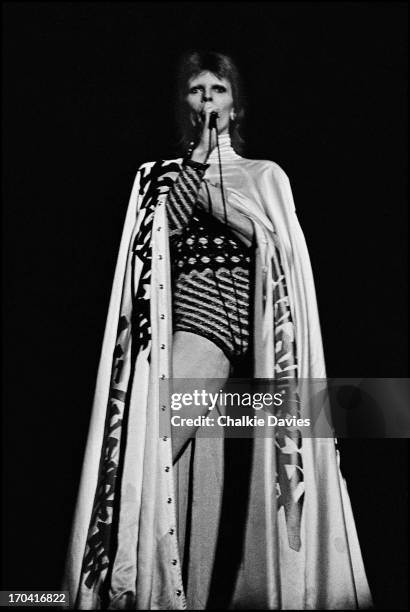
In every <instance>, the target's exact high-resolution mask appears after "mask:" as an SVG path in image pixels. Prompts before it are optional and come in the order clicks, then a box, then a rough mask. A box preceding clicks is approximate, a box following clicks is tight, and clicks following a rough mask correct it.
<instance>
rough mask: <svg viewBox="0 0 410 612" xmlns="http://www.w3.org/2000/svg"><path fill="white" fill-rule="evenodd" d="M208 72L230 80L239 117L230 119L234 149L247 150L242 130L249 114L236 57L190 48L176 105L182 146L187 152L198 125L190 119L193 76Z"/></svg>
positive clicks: (180, 67) (181, 70) (181, 64)
mask: <svg viewBox="0 0 410 612" xmlns="http://www.w3.org/2000/svg"><path fill="white" fill-rule="evenodd" d="M205 71H207V72H212V73H213V74H215V75H216V76H217V77H218V78H220V79H226V80H227V81H229V83H230V85H231V89H232V97H233V103H234V109H235V120H234V121H231V122H230V127H229V132H230V136H231V145H232V148H233V149H234V150H235V151H236V152H237V153H238V154H240V153H242V151H243V145H244V140H243V138H242V136H241V134H240V133H239V129H240V126H241V123H242V120H243V118H244V116H245V96H244V93H243V84H242V78H241V76H240V74H239V70H238V68H237V66H236V64H235V62H234V61H233V59H232V58H231V57H230V56H228V55H225V54H223V53H218V52H216V51H201V50H190V51H187V52H185V53H184V54H183V55H182V56H181V58H180V60H179V63H178V68H177V85H176V87H177V92H176V104H175V116H176V121H177V126H178V132H179V136H180V140H179V141H178V145H179V146H180V147H181V148H182V149H183V152H184V153H185V152H186V151H187V149H188V148H189V145H190V143H191V141H192V140H193V139H194V137H195V128H194V126H193V125H192V122H191V120H190V108H189V105H188V103H187V101H186V96H187V94H188V83H189V81H190V79H191V78H193V77H196V76H197V75H198V74H200V73H201V72H205Z"/></svg>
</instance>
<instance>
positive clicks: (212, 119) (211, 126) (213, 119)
mask: <svg viewBox="0 0 410 612" xmlns="http://www.w3.org/2000/svg"><path fill="white" fill-rule="evenodd" d="M217 118H218V113H217V112H216V111H212V113H211V114H210V115H209V124H208V129H210V130H213V129H215V130H216V120H217Z"/></svg>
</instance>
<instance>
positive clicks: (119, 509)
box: [64, 156, 372, 610]
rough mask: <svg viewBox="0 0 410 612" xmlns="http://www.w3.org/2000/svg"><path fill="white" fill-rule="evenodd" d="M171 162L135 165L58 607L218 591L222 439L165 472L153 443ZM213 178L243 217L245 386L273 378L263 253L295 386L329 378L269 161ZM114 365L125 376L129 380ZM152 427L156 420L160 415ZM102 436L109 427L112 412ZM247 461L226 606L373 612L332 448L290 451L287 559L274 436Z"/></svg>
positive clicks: (302, 259) (167, 366) (190, 604)
mask: <svg viewBox="0 0 410 612" xmlns="http://www.w3.org/2000/svg"><path fill="white" fill-rule="evenodd" d="M181 162H182V160H181V159H178V160H169V161H162V162H148V163H146V164H143V165H142V166H141V167H140V168H139V170H138V173H137V176H136V179H135V183H134V187H133V190H132V193H131V198H130V203H129V207H128V211H127V216H126V220H125V225H124V230H123V235H122V240H121V245H120V250H119V256H118V261H117V267H116V272H115V278H114V284H113V289H112V295H111V301H110V306H109V312H108V317H107V325H106V331H105V336H104V343H103V348H102V355H101V361H100V366H99V372H98V378H97V386H96V392H95V399H94V405H93V410H92V417H91V423H90V429H89V436H88V442H87V448H86V454H85V459H84V465H83V472H82V479H81V485H80V490H79V495H78V502H77V507H76V512H75V518H74V524H73V530H72V535H71V540H70V546H69V552H68V556H67V565H66V573H65V582H64V588H65V589H67V590H69V592H70V601H71V605H72V606H74V605H76V606H77V607H78V608H80V609H93V608H94V609H95V608H99V607H101V605H103V604H102V601H104V600H105V602H106V603H105V605H108V606H109V607H110V608H131V609H148V610H160V609H176V610H177V609H186V608H189V609H205V608H206V606H207V602H208V605H209V601H210V600H209V597H210V590H211V583H212V581H213V580H214V579H215V576H212V569H213V566H214V562H215V559H216V555H217V546H218V523H219V519H220V516H221V514H220V513H221V507H222V498H223V490H224V482H223V481H224V452H223V451H224V449H223V444H224V442H223V440H221V439H207V438H198V439H197V440H196V445H195V452H194V453H193V455H192V457H191V447H189V449H188V451H187V452H186V453H185V454H184V456H183V457H182V459H181V460H180V461H179V462H178V463H177V465H176V466H174V467H173V466H172V458H171V439H170V429H169V430H168V432H167V434H168V435H166V436H164V437H163V438H160V437H159V423H160V418H161V417H160V409H159V401H160V398H159V385H160V383H159V381H160V379H161V377H162V378H166V379H167V378H170V377H171V376H172V372H171V360H170V355H171V349H172V293H171V279H170V256H169V245H168V230H167V217H166V208H165V200H166V197H167V191H168V189H169V186H170V184H172V181H173V180H175V178H176V176H177V173H178V171H179V168H180V164H181ZM218 173H219V169H218V165H217V164H215V163H211V165H210V167H209V168H208V170H207V172H206V175H205V178H207V179H209V181H210V182H211V183H212V181H213V182H215V181H217V180H218ZM223 173H224V174H223V177H224V186H225V189H226V193H227V195H228V199H229V203H230V205H232V206H235V207H236V208H237V209H238V210H241V211H242V212H243V213H244V214H245V215H246V216H248V217H249V218H250V219H251V220H252V221H253V224H254V227H255V231H256V238H257V251H256V258H257V261H256V278H255V283H256V285H255V287H256V289H255V313H257V316H255V327H254V330H253V331H254V342H255V351H254V352H255V358H254V371H253V376H255V377H258V378H273V376H274V368H275V363H274V342H273V338H274V335H273V333H274V329H273V310H272V300H271V299H270V296H271V295H272V282H271V279H272V257H273V251H274V245H275V241H276V244H277V246H278V248H279V250H280V255H281V262H282V266H283V270H284V273H285V276H286V284H287V288H288V293H289V299H290V304H291V310H292V318H293V321H294V325H295V329H296V347H297V362H298V369H299V370H298V375H299V377H300V378H303V379H310V378H317V379H323V378H325V377H326V371H325V363H324V356H323V349H322V339H321V332H320V325H319V317H318V309H317V303H316V295H315V288H314V282H313V276H312V270H311V266H310V260H309V255H308V251H307V247H306V243H305V239H304V236H303V233H302V230H301V228H300V225H299V222H298V219H297V216H296V213H295V206H294V202H293V197H292V192H291V187H290V183H289V180H288V177H287V176H286V174H285V173H284V171H283V170H282V169H281V168H280V167H279V166H278V165H277V164H275V163H274V162H271V161H261V160H248V159H245V158H242V157H239V156H235V157H234V158H233V159H225V160H224V165H223ZM153 177H154V178H153ZM153 186H154V191H153V192H152V193H153V195H152V194H151V196H150V195H149V190H150V189H151V190H152V189H153ZM147 194H148V195H147ZM149 206H151V209H150V210H151V213H149V212H148V209H149ZM141 244H144V245H145V246H147V245H148V246H149V248H152V252H151V255H152V259H151V260H150V261H151V265H150V266H149V270H148V272H147V268H146V267H145V268H144V261H143V259H140V258H139V254H140V255H141V253H139V250H138V249H139V248H140V247H139V246H138V245H141ZM143 252H144V249H142V253H143ZM145 264H146V262H145ZM141 287H142V288H143V295H142V294H141V291H140V300H139V301H138V300H135V294H136V292H137V291H138V290H141ZM144 299H145V300H148V303H149V315H147V316H148V318H149V321H148V324H147V321H146V320H145V319H144V317H142V316H141V317H140V318H139V320H138V321H139V325H140V326H142V327H144V329H145V332H144V333H146V334H147V335H146V336H144V337H145V338H148V340H147V342H146V343H144V342H141V341H140V339H139V340H138V341H136V340H135V339H134V338H136V334H135V332H133V334H134V335H133V334H131V332H130V327H126V325H125V328H124V331H122V327H121V325H119V322H120V320H121V317H124V314H125V315H126V317H125V320H128V322H129V321H130V315H131V313H132V312H133V310H135V309H136V308H138V305H139V304H143V301H142V300H144ZM134 314H135V313H134ZM146 330H148V331H146ZM142 336H143V334H142V335H141V337H142ZM119 339H120V341H119ZM133 342H134V345H133ZM119 345H121V347H122V350H121V355H122V365H121V367H122V376H123V378H124V379H125V380H126V384H124V385H123V387H121V384H122V383H121V382H118V381H117V382H113V381H114V377H113V372H114V369H115V367H116V366H117V365H118V353H115V351H116V350H117V351H118V346H119ZM132 346H134V349H135V346H137V349H136V357H135V363H134V366H131V365H130V364H131V363H132V358H131V357H130V354H131V353H130V351H131V350H132ZM127 351H128V352H127ZM124 368H125V369H127V368H128V370H129V372H128V374H127V376H128V378H127V376H125V375H124ZM113 393H114V395H115V398H116V399H115V401H116V402H117V404H116V406H117V407H119V408H118V410H119V412H121V410H123V408H122V407H121V406H123V404H121V405H120V403H119V402H121V401H122V402H123V403H124V402H125V404H126V406H127V408H126V409H125V412H124V415H125V414H126V418H125V417H124V418H121V419H120V418H119V417H118V418H119V421H121V422H119V421H118V423H119V424H118V429H119V431H121V432H122V433H121V436H118V447H119V448H121V455H120V458H119V459H118V460H116V459H113V460H112V461H111V464H109V462H108V463H107V462H106V463H105V467H104V466H103V459H102V457H104V449H105V448H106V447H107V423H106V422H107V421H108V417H107V406H108V405H109V401H110V397H111V398H112V397H113ZM125 397H126V398H127V399H126V400H125V399H124V398H125ZM113 401H114V400H111V402H113ZM303 410H305V411H307V412H305V413H304V414H303V415H302V416H308V414H307V413H308V411H309V407H308V406H307V407H304V408H303ZM164 414H165V415H167V416H168V417H169V407H168V406H167V407H166V408H165V412H164V413H162V416H164ZM120 416H121V415H120ZM111 423H114V424H115V419H114V420H113V417H112V415H111ZM114 429H115V427H114V428H111V431H113V430H114ZM115 435H116V434H115V433H113V434H111V436H115ZM252 453H253V454H252V467H251V473H250V485H249V500H248V508H247V511H246V513H245V514H244V525H243V534H244V536H243V548H242V559H241V562H240V564H239V566H238V568H237V572H236V575H235V578H234V582H233V588H232V592H231V597H230V602H229V608H231V609H252V608H255V609H356V608H364V609H368V608H370V607H371V606H372V600H371V595H370V591H369V587H368V583H367V579H366V575H365V571H364V567H363V562H362V556H361V552H360V547H359V542H358V537H357V533H356V529H355V523H354V519H353V515H352V509H351V504H350V500H349V497H348V493H347V489H346V484H345V481H344V479H343V477H342V475H341V473H340V469H339V457H338V451H337V450H336V447H335V440H334V439H333V438H319V439H315V438H306V439H303V444H302V449H301V455H302V460H303V487H302V489H301V490H300V491H299V492H298V495H302V494H303V495H304V499H303V513H302V519H301V525H300V539H301V546H300V548H299V549H298V550H295V549H294V548H291V547H290V546H289V541H288V535H287V529H286V518H285V512H284V508H283V507H280V508H278V507H277V500H276V458H275V452H274V445H273V441H272V438H270V437H266V438H255V440H254V445H253V451H252ZM111 459H112V458H111ZM109 465H114V469H115V470H117V471H116V474H117V479H116V487H114V486H112V487H110V488H107V486H106V490H107V491H108V489H109V494H107V496H106V499H105V502H104V503H105V506H104V507H103V508H102V509H101V504H100V505H99V504H98V497H99V494H98V490H99V491H100V492H101V491H102V490H103V488H104V473H106V474H107V473H109V470H110V469H111V468H110V467H109ZM107 466H108V467H107ZM99 474H100V475H99ZM238 477H240V475H238ZM188 481H190V483H191V484H190V487H191V492H190V495H191V498H190V501H189V503H188V502H187V493H186V491H187V487H188ZM111 484H112V481H111ZM96 492H97V493H96ZM187 504H188V505H187ZM187 508H188V518H187V520H189V522H190V541H189V562H188V565H187V568H188V569H187V577H186V579H187V580H186V581H187V584H188V586H187V589H186V590H185V589H184V584H183V580H182V567H181V551H183V550H184V544H185V542H184V534H185V527H186V521H185V518H186V516H185V510H186V509H187ZM107 526H108V530H109V534H110V537H111V540H110V541H113V542H114V544H113V545H112V546H111V547H110V546H108V545H107V544H105V545H103V544H101V541H102V539H103V538H102V539H101V538H100V540H101V541H100V540H99V533H103V532H104V529H105V528H106V527H107ZM104 533H105V532H104ZM105 542H106V543H107V542H108V540H105ZM221 571H222V573H223V570H221ZM186 581H185V582H186ZM101 594H104V595H103V597H102V599H101ZM104 598H105V599H104Z"/></svg>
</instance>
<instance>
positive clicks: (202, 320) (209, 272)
mask: <svg viewBox="0 0 410 612" xmlns="http://www.w3.org/2000/svg"><path fill="white" fill-rule="evenodd" d="M207 167H208V164H199V163H197V162H192V161H190V160H186V161H184V163H183V167H182V170H181V172H180V174H179V175H178V177H177V179H176V181H175V182H174V184H173V185H172V187H171V189H170V192H169V196H168V199H167V213H168V221H169V230H170V231H169V234H170V248H171V260H172V262H173V270H172V274H173V320H174V331H189V332H191V333H194V334H198V335H200V336H203V337H205V338H207V339H209V340H211V341H212V342H214V344H216V345H217V346H218V347H219V348H220V349H222V351H223V352H224V353H225V355H226V356H227V357H228V359H229V360H230V361H231V362H232V360H233V359H235V358H239V357H242V356H243V355H245V353H246V351H247V349H248V346H249V276H250V266H251V248H249V247H247V246H246V245H245V244H244V243H243V242H242V241H241V240H240V239H239V238H237V237H236V235H235V234H234V233H233V232H232V231H231V230H230V228H229V227H226V225H225V224H224V223H222V222H221V221H219V220H217V219H216V218H215V217H214V216H213V215H212V214H209V213H207V212H205V211H203V210H202V208H200V207H199V206H196V201H197V199H198V192H199V189H200V186H201V181H202V178H203V175H204V174H205V171H206V169H207Z"/></svg>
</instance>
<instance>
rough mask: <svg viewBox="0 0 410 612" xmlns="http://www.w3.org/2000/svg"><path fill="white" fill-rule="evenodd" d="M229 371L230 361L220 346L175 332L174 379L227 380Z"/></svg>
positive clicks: (192, 335) (194, 336)
mask: <svg viewBox="0 0 410 612" xmlns="http://www.w3.org/2000/svg"><path fill="white" fill-rule="evenodd" d="M229 370H230V362H229V359H228V358H227V356H226V355H225V353H224V352H223V351H222V350H221V349H220V348H219V346H216V344H214V343H213V342H211V341H210V340H208V339H207V338H204V337H203V336H198V335H197V334H192V333H190V332H184V331H177V332H175V334H174V337H173V348H172V375H173V378H207V379H219V380H221V379H224V380H226V379H227V378H228V376H229Z"/></svg>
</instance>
